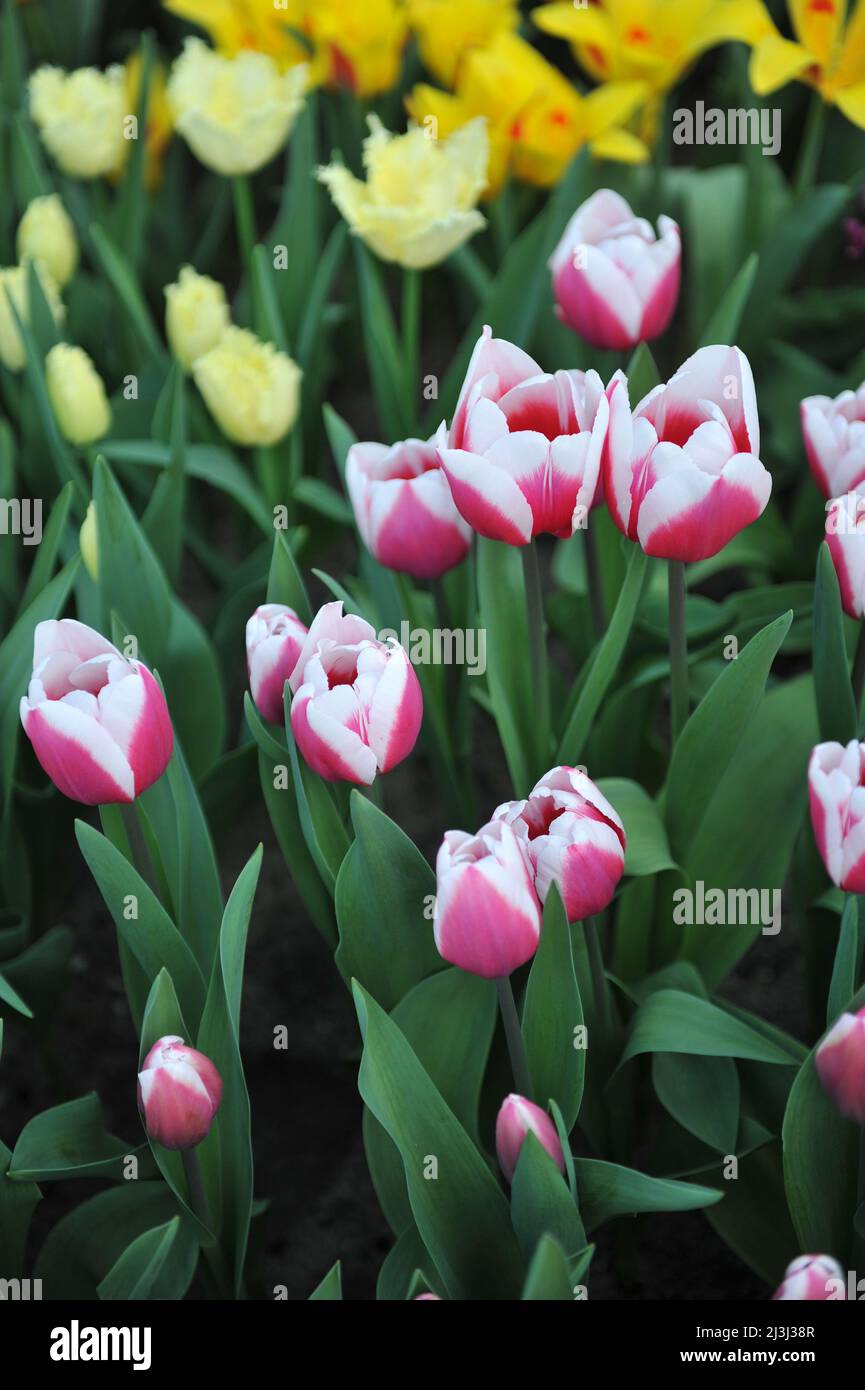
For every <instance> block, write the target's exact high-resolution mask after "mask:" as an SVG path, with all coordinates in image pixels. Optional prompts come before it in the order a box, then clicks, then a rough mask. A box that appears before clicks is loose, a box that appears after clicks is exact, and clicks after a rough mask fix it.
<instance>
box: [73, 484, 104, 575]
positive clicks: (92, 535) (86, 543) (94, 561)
mask: <svg viewBox="0 0 865 1390" xmlns="http://www.w3.org/2000/svg"><path fill="white" fill-rule="evenodd" d="M78 549H79V550H80V551H81V558H82V560H83V561H84V568H85V569H86V571H87V573H88V574H89V575H90V578H91V579H92V580H93V583H94V584H98V583H99V532H98V531H97V529H96V504H95V503H94V502H88V503H87V511H86V512H85V513H84V520H83V521H82V523H81V530H80V531H79V532H78Z"/></svg>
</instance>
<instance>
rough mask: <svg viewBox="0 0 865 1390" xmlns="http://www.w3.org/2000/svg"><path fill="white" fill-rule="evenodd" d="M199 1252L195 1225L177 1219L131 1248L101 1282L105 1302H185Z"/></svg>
mask: <svg viewBox="0 0 865 1390" xmlns="http://www.w3.org/2000/svg"><path fill="white" fill-rule="evenodd" d="M198 1250H199V1246H198V1241H197V1239H196V1237H195V1228H194V1226H193V1225H192V1223H191V1222H188V1221H183V1220H182V1218H181V1217H179V1216H173V1217H172V1218H171V1220H170V1221H166V1222H165V1223H164V1224H163V1225H161V1226H155V1227H154V1228H153V1229H152V1230H150V1231H144V1232H142V1234H141V1235H140V1236H136V1237H135V1239H134V1240H133V1241H131V1242H130V1244H129V1245H127V1247H126V1249H125V1250H124V1252H123V1254H122V1255H121V1256H120V1258H119V1259H118V1260H116V1261H115V1262H114V1264H113V1265H112V1266H111V1268H110V1270H109V1271H108V1273H107V1274H106V1275H105V1278H104V1279H102V1281H101V1282H100V1284H99V1290H98V1292H99V1297H100V1299H101V1300H102V1301H103V1302H125V1301H126V1300H128V1299H135V1300H138V1299H148V1300H152V1301H156V1300H160V1301H164V1300H166V1299H174V1300H178V1299H182V1298H184V1297H185V1295H186V1292H187V1290H188V1288H189V1285H190V1284H191V1283H192V1278H193V1275H194V1274H195V1267H196V1265H197V1264H198Z"/></svg>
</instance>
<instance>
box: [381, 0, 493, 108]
mask: <svg viewBox="0 0 865 1390" xmlns="http://www.w3.org/2000/svg"><path fill="white" fill-rule="evenodd" d="M408 18H409V23H410V24H411V27H412V29H413V30H414V32H415V34H416V35H417V40H418V48H419V49H420V56H421V58H422V59H423V62H424V65H425V66H426V67H427V68H429V70H430V72H431V73H432V74H433V75H434V76H435V77H437V78H438V80H439V81H440V82H443V83H444V84H445V86H446V87H452V86H454V84H455V82H456V79H457V74H458V71H459V66H460V63H461V61H462V59H463V57H464V56H465V54H466V53H467V52H468V50H469V49H471V48H482V47H484V46H485V45H486V44H488V43H489V42H490V40H491V39H494V38H495V36H496V35H497V34H500V33H502V32H511V31H512V30H514V29H516V28H517V26H518V24H519V22H520V12H519V5H517V4H516V3H515V0H408Z"/></svg>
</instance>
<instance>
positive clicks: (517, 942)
mask: <svg viewBox="0 0 865 1390" xmlns="http://www.w3.org/2000/svg"><path fill="white" fill-rule="evenodd" d="M433 930H434V933H435V943H436V946H437V947H438V950H439V953H440V954H441V955H442V956H443V957H444V959H445V960H448V961H450V962H451V964H452V965H458V966H459V967H460V969H461V970H468V971H469V972H470V973H471V974H472V975H482V976H483V977H484V978H485V979H488V980H492V979H499V978H501V977H502V976H505V975H510V974H511V972H512V971H514V970H516V969H517V967H518V966H520V965H522V964H523V962H524V961H527V960H528V959H529V958H530V957H531V956H533V955H534V953H535V951H536V950H537V948H538V941H539V940H540V935H541V906H540V903H539V902H538V896H537V893H536V892H535V890H534V886H533V883H532V871H531V866H530V864H529V860H528V855H527V853H526V851H525V849H524V848H523V846H522V844H521V843H520V841H519V840H518V839H517V837H516V835H515V834H514V832H513V830H512V829H511V827H510V826H509V825H507V824H506V823H505V822H504V821H502V820H500V821H490V823H489V824H488V825H485V826H482V827H481V829H480V830H479V831H478V832H477V834H476V835H467V834H466V833H465V831H463V830H449V831H448V832H447V833H446V835H445V837H444V840H443V841H442V844H441V847H440V849H439V852H438V855H437V857H436V900H435V911H434V915H433Z"/></svg>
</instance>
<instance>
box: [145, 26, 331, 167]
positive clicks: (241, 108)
mask: <svg viewBox="0 0 865 1390" xmlns="http://www.w3.org/2000/svg"><path fill="white" fill-rule="evenodd" d="M307 76H308V74H307V69H306V68H305V67H303V66H298V67H292V68H289V69H288V71H287V72H280V70H279V68H278V67H277V65H276V63H275V62H274V60H273V58H271V57H270V56H269V55H268V54H267V53H256V52H253V50H252V49H250V48H241V49H240V51H239V52H238V53H236V54H235V55H234V56H233V57H225V56H224V55H223V54H221V53H217V52H216V51H215V49H212V48H209V47H208V45H207V44H206V43H203V42H202V40H201V39H194V38H189V39H187V40H186V42H185V44H184V46H183V52H182V53H181V55H180V57H179V58H178V59H177V60H176V61H175V63H174V66H173V67H172V69H171V75H170V77H169V79H168V88H167V96H168V102H169V105H170V107H171V110H172V113H173V115H174V124H175V128H176V130H177V132H178V134H180V135H182V136H183V138H184V140H185V141H186V143H187V145H188V146H189V148H190V149H191V150H192V152H193V154H194V155H195V156H196V158H197V159H200V160H201V163H202V164H206V165H207V167H208V169H212V170H213V171H214V173H216V174H223V175H225V176H232V175H236V174H251V173H254V172H255V170H256V169H260V168H261V167H262V165H264V164H267V163H269V161H270V160H271V159H273V157H274V155H275V154H277V153H278V152H279V150H281V149H282V147H283V145H284V144H285V142H286V140H287V139H288V137H289V134H290V133H291V128H292V126H293V125H294V122H295V119H296V118H297V115H298V112H299V111H300V109H301V107H302V106H303V97H304V93H305V91H306V86H307Z"/></svg>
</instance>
